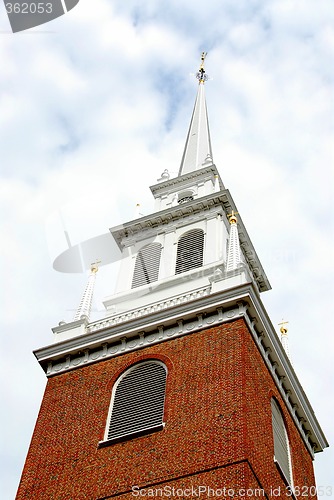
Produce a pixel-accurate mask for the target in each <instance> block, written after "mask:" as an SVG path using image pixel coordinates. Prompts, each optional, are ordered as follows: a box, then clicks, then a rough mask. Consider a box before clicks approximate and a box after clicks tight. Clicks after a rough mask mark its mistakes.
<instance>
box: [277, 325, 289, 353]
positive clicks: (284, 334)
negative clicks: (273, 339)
mask: <svg viewBox="0 0 334 500" xmlns="http://www.w3.org/2000/svg"><path fill="white" fill-rule="evenodd" d="M278 324H279V325H281V328H280V332H281V342H282V346H283V348H284V350H285V352H286V354H287V356H288V358H289V360H290V361H291V357H290V349H289V338H288V329H287V327H286V325H287V324H288V321H284V320H283V319H282V322H281V323H278Z"/></svg>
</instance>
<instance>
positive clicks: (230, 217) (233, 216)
mask: <svg viewBox="0 0 334 500" xmlns="http://www.w3.org/2000/svg"><path fill="white" fill-rule="evenodd" d="M238 214H239V212H235V211H234V210H232V213H231V214H227V217H228V220H229V221H230V224H236V223H237V222H238V219H237V218H236V215H238Z"/></svg>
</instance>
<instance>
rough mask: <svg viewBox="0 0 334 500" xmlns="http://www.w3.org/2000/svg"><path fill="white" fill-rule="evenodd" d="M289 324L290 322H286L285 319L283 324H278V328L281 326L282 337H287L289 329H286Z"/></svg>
mask: <svg viewBox="0 0 334 500" xmlns="http://www.w3.org/2000/svg"><path fill="white" fill-rule="evenodd" d="M288 323H289V321H284V319H282V321H281V323H278V326H280V325H281V328H280V332H281V334H282V335H286V334H287V332H288V329H287V327H286V325H287V324H288Z"/></svg>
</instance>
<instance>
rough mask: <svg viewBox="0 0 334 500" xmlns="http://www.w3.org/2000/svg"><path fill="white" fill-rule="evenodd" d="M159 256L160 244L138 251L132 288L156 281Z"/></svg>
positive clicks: (152, 244) (153, 244)
mask: <svg viewBox="0 0 334 500" xmlns="http://www.w3.org/2000/svg"><path fill="white" fill-rule="evenodd" d="M160 256H161V244H160V243H151V244H150V245H147V246H146V247H144V248H142V249H141V250H139V252H138V254H137V257H136V263H135V270H134V273H133V279H132V288H136V287H138V286H142V285H147V284H148V283H153V282H154V281H157V279H158V277H159V266H160Z"/></svg>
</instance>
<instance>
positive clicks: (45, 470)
mask: <svg viewBox="0 0 334 500" xmlns="http://www.w3.org/2000/svg"><path fill="white" fill-rule="evenodd" d="M145 358H158V359H161V360H162V361H164V362H165V364H166V365H167V367H168V377H167V389H166V405H165V422H166V426H165V428H164V430H163V431H161V432H157V433H154V434H151V435H148V436H143V437H139V438H136V439H133V440H131V441H125V442H122V443H117V444H114V445H111V446H108V447H105V448H98V442H99V441H101V440H102V439H103V436H104V431H105V425H106V419H107V414H108V409H109V404H110V396H111V389H112V385H113V383H114V381H115V380H116V378H117V377H118V376H119V374H120V373H121V372H122V371H123V370H124V369H126V368H127V367H128V366H129V365H130V364H132V363H134V362H137V361H139V360H141V359H145ZM272 395H275V396H276V397H277V399H278V401H279V402H280V403H281V405H282V410H283V413H284V417H285V419H286V424H287V429H288V433H289V438H290V442H291V449H292V454H293V471H294V478H295V479H294V480H295V484H296V485H300V486H303V485H312V484H314V477H313V467H312V461H311V458H310V456H309V453H308V452H307V450H306V449H305V447H304V445H303V443H302V440H301V437H300V436H299V433H298V431H297V430H296V429H295V426H294V424H293V422H292V420H291V418H290V416H289V414H288V412H287V411H286V410H285V408H284V405H283V404H282V402H281V398H280V396H279V394H278V391H277V390H276V387H275V384H274V382H273V380H272V377H271V375H270V373H269V372H268V370H267V369H266V367H265V364H264V362H263V360H262V357H261V355H260V354H259V352H258V350H257V347H256V346H255V344H254V342H253V340H252V337H251V335H250V333H249V331H248V328H247V326H246V324H245V323H244V321H243V320H242V319H240V320H236V321H233V322H231V323H226V324H223V325H221V326H219V327H214V328H211V329H206V330H203V331H201V332H198V333H193V334H190V335H187V336H184V337H180V338H177V339H174V340H169V341H167V342H164V343H161V344H158V345H154V346H151V347H147V348H145V349H142V350H140V351H135V352H132V353H126V354H123V355H121V356H119V357H116V358H113V359H110V360H106V361H101V362H98V363H96V364H94V365H89V366H86V367H83V368H78V369H76V370H73V371H71V372H68V373H64V374H61V375H57V376H54V377H52V378H50V379H49V380H48V383H47V387H46V391H45V395H44V399H43V402H42V405H41V409H40V413H39V416H38V419H37V423H36V427H35V431H34V434H33V438H32V442H31V446H30V449H29V453H28V456H27V460H26V464H25V467H24V470H23V474H22V479H21V483H20V487H19V490H18V495H17V500H21V499H34V500H36V499H38V500H43V499H45V500H46V499H47V500H51V499H57V500H76V499H86V500H87V499H102V498H111V497H112V496H113V495H115V494H122V493H123V495H122V497H123V498H135V497H134V496H133V495H132V494H131V493H129V492H131V488H132V486H134V485H139V486H141V487H143V486H149V485H159V484H160V485H161V484H162V485H166V481H167V482H168V485H172V484H173V485H174V484H175V486H176V485H179V486H178V487H183V486H182V485H185V486H184V487H186V486H187V485H188V486H189V485H190V486H191V485H192V486H194V487H195V486H196V485H203V484H204V485H205V484H207V485H208V486H210V487H212V488H223V487H226V488H234V489H235V491H237V490H238V489H239V488H259V487H261V488H264V489H265V491H266V493H267V496H268V498H269V497H270V488H273V487H276V488H277V487H280V488H281V495H279V496H276V498H285V499H286V498H287V496H286V495H285V485H284V482H283V480H282V479H281V477H280V475H279V473H278V471H277V469H276V466H275V464H274V463H273V438H272V428H271V405H270V398H271V396H272ZM205 481H210V482H208V483H205ZM276 491H277V490H276ZM126 492H128V493H126ZM124 495H125V496H124ZM226 496H227V495H226ZM245 496H246V495H245ZM247 496H249V495H247ZM257 496H258V495H257ZM208 497H209V496H208ZM138 498H139V496H138ZM178 498H181V497H180V496H179V497H178ZM185 498H186V495H185ZM202 498H206V496H205V494H203V495H202Z"/></svg>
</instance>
